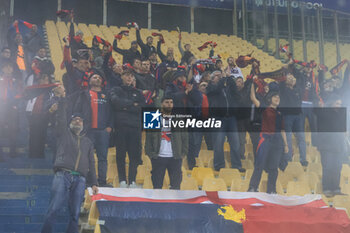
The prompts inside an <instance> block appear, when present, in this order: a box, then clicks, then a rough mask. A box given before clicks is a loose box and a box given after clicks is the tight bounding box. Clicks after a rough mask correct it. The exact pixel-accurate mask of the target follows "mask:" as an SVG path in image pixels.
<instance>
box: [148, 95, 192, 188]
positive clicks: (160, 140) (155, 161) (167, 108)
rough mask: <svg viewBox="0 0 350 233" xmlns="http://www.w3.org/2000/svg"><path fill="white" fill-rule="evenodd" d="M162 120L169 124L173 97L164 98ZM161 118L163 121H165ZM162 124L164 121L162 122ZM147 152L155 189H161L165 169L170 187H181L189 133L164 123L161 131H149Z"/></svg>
mask: <svg viewBox="0 0 350 233" xmlns="http://www.w3.org/2000/svg"><path fill="white" fill-rule="evenodd" d="M161 107H162V116H161V118H162V120H164V121H166V122H167V123H166V125H167V126H169V120H170V119H169V118H168V117H167V116H169V115H171V113H172V109H173V100H172V98H171V97H164V98H163V99H162V104H161ZM162 120H161V122H163V121H162ZM161 124H162V123H161ZM145 151H146V154H147V155H148V156H149V157H150V158H151V161H152V183H153V188H154V189H161V188H162V186H163V180H164V175H165V171H166V170H168V173H169V178H170V189H180V184H181V181H182V172H181V166H182V158H183V157H184V156H186V155H187V152H188V136H187V133H186V132H185V131H183V130H180V129H177V130H175V129H171V127H165V125H162V129H161V131H148V132H147V134H146V144H145Z"/></svg>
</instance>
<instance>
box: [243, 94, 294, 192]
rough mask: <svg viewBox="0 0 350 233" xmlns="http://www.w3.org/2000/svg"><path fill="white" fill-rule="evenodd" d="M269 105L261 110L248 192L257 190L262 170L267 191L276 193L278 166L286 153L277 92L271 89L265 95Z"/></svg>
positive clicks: (285, 140)
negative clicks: (255, 154)
mask: <svg viewBox="0 0 350 233" xmlns="http://www.w3.org/2000/svg"><path fill="white" fill-rule="evenodd" d="M267 101H268V103H269V107H268V108H266V110H265V111H264V112H263V116H262V126H261V134H260V142H259V146H258V148H257V156H256V159H255V162H254V172H253V175H252V177H251V178H250V183H249V190H248V191H249V192H257V191H258V187H259V184H260V180H261V175H262V172H263V170H265V171H267V173H268V181H267V193H272V194H273V193H276V181H277V176H278V167H279V165H280V161H281V159H282V156H283V153H288V144H287V138H286V134H285V131H284V123H283V118H282V114H281V113H280V112H279V111H278V110H277V107H278V105H279V103H280V97H279V93H278V92H275V91H271V92H269V93H268V95H267Z"/></svg>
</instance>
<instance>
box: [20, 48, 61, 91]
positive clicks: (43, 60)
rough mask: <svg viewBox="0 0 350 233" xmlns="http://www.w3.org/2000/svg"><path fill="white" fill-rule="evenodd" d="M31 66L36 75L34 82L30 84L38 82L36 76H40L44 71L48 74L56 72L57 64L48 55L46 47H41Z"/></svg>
mask: <svg viewBox="0 0 350 233" xmlns="http://www.w3.org/2000/svg"><path fill="white" fill-rule="evenodd" d="M31 67H32V70H33V73H34V75H35V77H34V80H33V81H34V82H32V83H30V84H33V83H36V82H37V79H36V76H38V75H39V74H40V73H41V72H42V71H44V72H45V73H47V74H53V73H54V72H55V66H54V65H53V63H52V61H51V60H50V59H49V58H48V57H47V56H46V49H45V48H40V49H39V50H38V52H37V55H36V56H35V57H34V58H33V61H32V66H31ZM27 85H28V83H27Z"/></svg>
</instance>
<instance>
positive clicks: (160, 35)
mask: <svg viewBox="0 0 350 233" xmlns="http://www.w3.org/2000/svg"><path fill="white" fill-rule="evenodd" d="M152 36H158V37H159V40H160V41H161V42H162V44H164V43H165V41H164V37H163V35H162V34H160V33H156V32H153V33H152Z"/></svg>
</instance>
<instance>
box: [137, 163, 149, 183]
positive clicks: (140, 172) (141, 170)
mask: <svg viewBox="0 0 350 233" xmlns="http://www.w3.org/2000/svg"><path fill="white" fill-rule="evenodd" d="M150 174H151V173H150V170H149V169H148V168H147V166H146V165H139V166H138V167H137V173H136V184H143V182H144V180H145V177H146V176H147V175H150Z"/></svg>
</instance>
